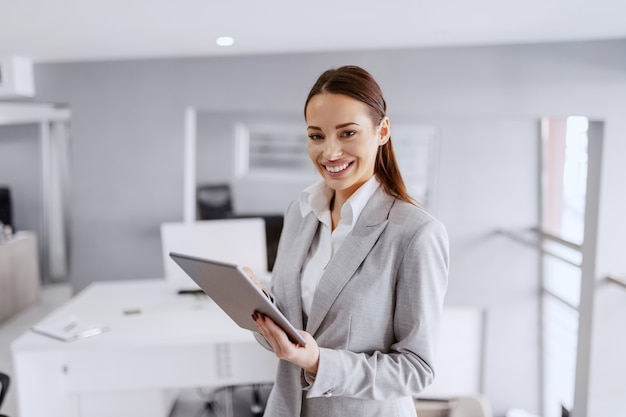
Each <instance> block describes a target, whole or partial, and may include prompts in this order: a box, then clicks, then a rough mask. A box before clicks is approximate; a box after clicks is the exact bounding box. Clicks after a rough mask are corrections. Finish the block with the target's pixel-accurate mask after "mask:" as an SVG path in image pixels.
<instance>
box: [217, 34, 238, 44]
mask: <svg viewBox="0 0 626 417" xmlns="http://www.w3.org/2000/svg"><path fill="white" fill-rule="evenodd" d="M215 43H216V44H218V45H219V46H231V45H232V44H233V43H235V39H234V38H232V37H231V36H220V37H219V38H217V39H216V40H215Z"/></svg>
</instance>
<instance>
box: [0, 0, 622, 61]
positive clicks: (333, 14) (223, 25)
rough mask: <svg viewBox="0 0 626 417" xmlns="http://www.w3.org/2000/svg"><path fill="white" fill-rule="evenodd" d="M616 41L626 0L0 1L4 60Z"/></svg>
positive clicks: (0, 53) (91, 58)
mask: <svg viewBox="0 0 626 417" xmlns="http://www.w3.org/2000/svg"><path fill="white" fill-rule="evenodd" d="M223 35H229V36H232V37H234V38H235V43H234V45H233V46H230V47H219V46H217V45H216V44H215V40H216V38H217V37H218V36H223ZM617 38H624V39H626V1H624V0H525V1H510V0H509V1H507V0H472V1H466V0H378V1H373V0H315V1H311V0H309V1H306V0H263V1H260V0H222V1H217V0H176V1H165V0H107V1H99V2H94V1H85V0H56V1H46V0H19V1H18V0H0V56H13V55H19V56H25V57H28V58H31V59H33V60H34V61H36V62H42V61H44V62H45V61H47V62H51V61H52V62H54V61H91V60H110V59H134V58H152V57H181V56H212V55H213V56H214V55H242V54H267V53H293V52H313V51H339V50H360V49H379V48H408V47H433V46H459V45H493V44H511V43H537V42H555V41H579V40H598V39H617Z"/></svg>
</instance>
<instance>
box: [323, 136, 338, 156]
mask: <svg viewBox="0 0 626 417" xmlns="http://www.w3.org/2000/svg"><path fill="white" fill-rule="evenodd" d="M341 154H342V150H341V142H339V140H337V139H336V138H330V139H327V140H326V142H325V143H324V158H325V159H327V160H329V161H332V160H333V159H338V158H339V157H340V156H341Z"/></svg>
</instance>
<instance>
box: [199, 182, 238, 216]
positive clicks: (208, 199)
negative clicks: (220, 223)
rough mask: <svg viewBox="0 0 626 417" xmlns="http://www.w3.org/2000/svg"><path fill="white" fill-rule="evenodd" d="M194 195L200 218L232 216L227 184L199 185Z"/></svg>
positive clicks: (230, 198)
mask: <svg viewBox="0 0 626 417" xmlns="http://www.w3.org/2000/svg"><path fill="white" fill-rule="evenodd" d="M196 195H197V197H196V198H197V202H198V209H199V210H198V212H199V219H200V220H212V219H224V218H228V217H231V216H232V214H233V206H232V197H231V192H230V186H229V185H228V184H206V185H200V186H198V189H197V194H196Z"/></svg>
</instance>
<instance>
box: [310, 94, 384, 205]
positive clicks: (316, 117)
mask: <svg viewBox="0 0 626 417" xmlns="http://www.w3.org/2000/svg"><path fill="white" fill-rule="evenodd" d="M306 123H307V134H308V137H309V142H308V143H309V157H310V158H311V161H313V164H314V165H315V167H316V168H317V170H318V171H319V173H320V174H321V175H322V177H323V178H324V181H325V182H326V184H327V185H328V186H329V187H330V188H332V189H333V190H335V192H337V193H341V194H342V195H343V196H344V198H345V199H347V198H349V197H350V196H351V195H352V193H354V191H356V190H357V189H358V188H359V187H360V186H361V185H363V183H365V182H366V181H367V180H368V179H370V178H371V176H372V175H374V164H375V162H376V153H377V152H378V147H379V146H381V145H383V144H385V143H386V142H387V140H388V139H389V134H390V130H389V119H388V118H387V117H385V118H384V119H383V120H382V122H381V123H380V124H379V125H376V126H375V125H374V123H373V121H372V119H371V118H370V115H369V108H368V107H367V105H365V104H364V103H361V102H360V101H358V100H355V99H353V98H351V97H348V96H344V95H342V94H329V93H323V94H318V95H316V96H313V98H311V100H310V101H309V104H308V105H307V108H306Z"/></svg>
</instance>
